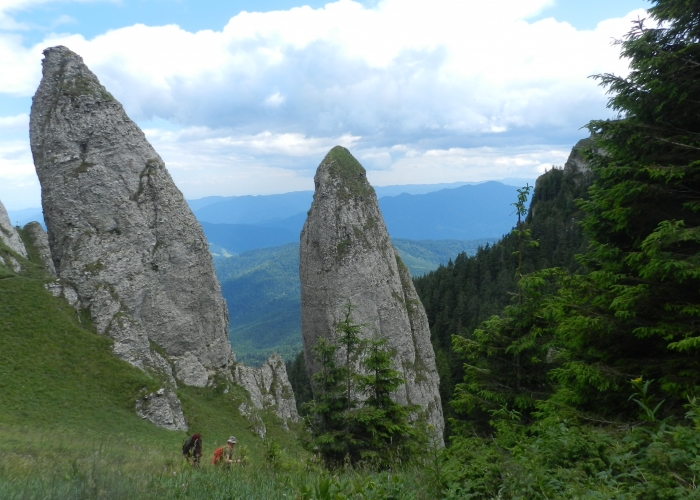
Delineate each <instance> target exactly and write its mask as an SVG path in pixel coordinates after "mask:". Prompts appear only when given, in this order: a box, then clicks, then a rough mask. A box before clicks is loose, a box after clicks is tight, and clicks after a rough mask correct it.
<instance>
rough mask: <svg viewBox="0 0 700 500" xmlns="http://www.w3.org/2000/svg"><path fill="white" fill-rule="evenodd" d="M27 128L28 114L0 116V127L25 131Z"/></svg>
mask: <svg viewBox="0 0 700 500" xmlns="http://www.w3.org/2000/svg"><path fill="white" fill-rule="evenodd" d="M28 128H29V115H28V114H26V113H21V114H19V115H16V116H0V129H4V130H8V129H9V130H13V131H18V130H22V131H23V132H26V131H27V129H28Z"/></svg>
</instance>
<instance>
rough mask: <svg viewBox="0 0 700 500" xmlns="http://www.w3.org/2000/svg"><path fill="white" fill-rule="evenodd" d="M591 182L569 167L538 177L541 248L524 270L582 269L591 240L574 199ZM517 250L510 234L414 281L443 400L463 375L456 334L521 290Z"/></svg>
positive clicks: (531, 252) (531, 251)
mask: <svg viewBox="0 0 700 500" xmlns="http://www.w3.org/2000/svg"><path fill="white" fill-rule="evenodd" d="M591 181H592V178H591V177H590V176H588V175H587V174H585V173H583V172H580V171H574V170H567V169H564V168H555V169H552V170H550V171H549V172H547V173H545V174H543V175H542V176H540V178H539V179H537V183H536V188H535V190H534V193H533V194H532V201H531V203H530V210H529V214H530V215H529V217H528V219H527V227H528V229H530V230H531V237H532V239H533V240H535V241H537V242H538V246H537V247H529V248H526V249H525V254H524V271H525V272H532V271H536V270H539V269H545V268H548V267H552V266H559V267H563V268H565V269H567V270H569V271H575V270H576V269H578V268H579V264H578V262H577V261H576V260H575V258H574V256H575V255H576V254H577V253H580V252H581V251H583V250H584V249H585V246H586V240H585V239H584V237H583V233H582V231H581V228H580V226H579V221H580V220H581V218H582V217H583V213H582V212H581V210H580V209H579V208H578V207H577V205H576V203H575V202H574V200H576V199H579V198H583V197H585V196H586V192H587V189H588V187H589V186H590V183H591ZM517 250H518V248H517V237H516V236H515V235H514V234H508V235H506V236H504V237H503V238H502V239H501V240H499V241H498V242H497V243H495V244H493V245H491V246H486V247H484V248H482V249H480V250H479V251H478V252H476V254H475V255H471V256H470V255H469V254H468V253H461V254H460V255H459V256H457V257H456V258H455V259H454V260H453V262H451V263H449V264H448V265H442V266H440V267H439V268H438V269H436V270H434V271H432V272H430V273H428V274H426V275H424V276H420V277H418V278H416V279H414V283H415V285H416V290H417V292H418V294H419V296H420V298H421V301H422V302H423V305H424V307H425V310H426V313H427V314H428V321H429V322H430V328H431V333H432V341H433V346H434V348H435V351H436V356H437V357H438V359H439V360H440V363H439V365H438V367H439V369H440V370H441V371H440V382H441V387H440V389H441V393H442V397H443V398H444V399H443V401H449V400H450V399H452V395H453V393H454V388H455V385H456V384H457V383H459V382H460V381H461V380H462V377H463V374H464V369H463V360H462V358H461V357H460V356H459V355H458V354H457V353H456V352H455V351H454V350H453V347H452V336H453V335H469V334H471V332H473V331H474V329H475V328H477V327H478V326H479V325H480V324H481V323H482V322H483V321H485V320H487V319H488V318H490V317H491V316H493V315H495V314H499V313H501V312H502V310H503V308H504V307H506V306H507V305H508V304H510V303H511V300H512V297H513V293H514V291H515V289H516V269H517V266H518V258H517V255H516V252H517ZM443 406H445V407H448V405H443ZM448 408H449V407H448ZM446 413H447V414H449V410H448V412H446Z"/></svg>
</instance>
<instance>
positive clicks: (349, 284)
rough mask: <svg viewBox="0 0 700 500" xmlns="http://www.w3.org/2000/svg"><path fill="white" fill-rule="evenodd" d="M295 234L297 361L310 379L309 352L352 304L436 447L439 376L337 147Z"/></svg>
mask: <svg viewBox="0 0 700 500" xmlns="http://www.w3.org/2000/svg"><path fill="white" fill-rule="evenodd" d="M314 182H315V193H314V201H313V204H312V205H311V210H310V211H309V214H308V218H307V220H306V223H305V224H304V228H303V230H302V232H301V241H300V263H299V276H300V279H301V310H302V315H301V322H302V336H303V342H304V357H305V360H306V366H307V370H308V372H309V375H312V374H313V373H315V372H316V371H317V370H318V364H317V363H316V362H315V360H314V357H313V355H312V352H311V348H312V347H313V346H314V345H315V344H316V342H317V339H318V338H320V337H324V338H333V337H334V336H335V335H336V334H335V328H336V325H337V324H338V323H339V322H340V321H341V320H342V319H344V317H345V316H344V313H345V309H346V305H347V304H348V303H350V304H352V307H353V311H352V314H351V318H352V319H353V321H355V323H357V324H362V325H364V327H363V333H362V336H363V337H364V338H371V337H373V336H374V335H379V336H381V337H382V338H385V339H386V340H387V344H388V346H389V348H391V349H393V350H395V352H396V356H395V369H397V370H399V371H400V372H401V373H402V376H403V378H404V379H405V381H406V383H405V384H404V385H402V386H401V387H399V390H398V392H397V393H396V394H395V400H396V401H397V402H399V403H401V404H416V405H420V406H421V407H422V410H423V414H424V416H425V418H426V420H427V423H428V424H429V425H432V427H433V429H434V432H435V438H436V439H437V441H438V444H440V445H441V444H442V433H443V429H444V419H443V414H442V404H441V402H440V394H439V391H438V386H439V377H438V374H437V369H436V366H435V353H434V352H433V348H432V345H431V343H430V330H429V328H428V320H427V317H426V314H425V310H424V308H423V305H422V304H421V302H420V300H418V295H417V294H416V291H415V288H414V286H413V282H412V281H411V277H410V275H409V272H408V269H407V268H406V266H405V265H404V264H403V262H401V259H400V257H399V256H398V254H397V253H396V252H395V250H394V248H393V246H392V244H391V240H390V239H389V234H388V232H387V230H386V226H385V224H384V219H383V218H382V214H381V212H380V211H379V205H378V203H377V196H376V194H375V192H374V189H373V188H372V186H371V185H370V184H369V182H368V181H367V177H366V174H365V169H364V168H363V167H362V165H360V164H359V162H358V161H357V160H356V159H355V158H354V157H353V156H352V155H351V154H350V152H349V151H348V150H347V149H345V148H342V147H340V146H336V147H335V148H333V149H332V150H331V151H330V152H329V153H328V155H327V156H326V157H325V158H324V160H323V161H322V162H321V164H320V165H319V167H318V170H317V171H316V176H315V177H314Z"/></svg>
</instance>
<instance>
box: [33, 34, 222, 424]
mask: <svg viewBox="0 0 700 500" xmlns="http://www.w3.org/2000/svg"><path fill="white" fill-rule="evenodd" d="M30 140H31V148H32V154H33V156H34V164H35V167H36V171H37V174H38V176H39V181H40V183H41V190H42V205H43V209H44V217H45V221H46V226H47V228H48V241H49V247H50V249H51V256H52V257H53V263H54V264H55V269H56V274H57V276H58V277H59V278H60V283H59V284H58V285H59V286H60V290H59V289H58V287H55V290H53V291H54V292H59V293H60V294H62V295H66V293H75V295H76V307H77V308H79V309H87V310H88V311H89V313H90V316H91V319H92V322H93V323H94V325H95V328H96V329H97V331H98V333H100V334H104V335H108V336H110V337H112V338H113V339H114V340H115V343H114V352H115V353H116V354H117V355H119V356H120V357H122V358H123V359H125V360H127V361H129V362H130V363H132V364H134V365H135V366H138V367H141V368H146V367H150V368H154V369H160V368H162V365H163V363H162V362H161V360H160V359H159V358H160V356H156V353H155V351H154V350H153V345H152V344H157V346H159V348H160V349H161V350H162V351H161V352H164V353H165V355H166V357H168V358H170V359H171V360H173V361H174V362H175V376H176V377H177V378H179V379H180V380H181V381H182V382H184V383H185V384H192V385H197V386H201V385H204V384H206V381H205V377H207V378H208V377H209V375H210V374H212V373H214V372H216V371H221V372H222V373H226V372H228V373H229V374H230V372H229V368H230V366H231V365H232V364H233V362H234V361H235V358H234V355H233V352H232V350H231V346H230V344H229V341H228V333H227V330H228V313H227V310H226V305H225V303H224V300H223V297H222V296H221V288H220V286H219V283H218V281H217V279H216V276H215V274H214V268H213V265H212V260H211V255H210V254H209V251H208V246H207V242H206V240H205V238H204V234H203V232H202V228H201V226H200V225H199V223H198V222H197V220H196V219H195V217H194V215H193V214H192V212H191V210H190V209H189V207H188V206H187V203H186V202H185V200H184V198H183V196H182V193H181V192H180V191H179V190H178V189H177V187H176V186H175V183H174V182H173V180H172V178H171V177H170V174H169V173H168V171H167V170H166V168H165V164H164V163H163V160H162V159H161V158H160V156H158V153H156V151H155V150H154V149H153V147H152V146H151V145H150V144H149V143H148V141H147V140H146V137H145V136H144V134H143V132H142V131H141V130H140V129H139V128H138V126H137V125H136V124H135V123H134V122H132V121H131V120H130V119H129V117H128V116H127V115H126V113H125V111H124V109H123V108H122V106H121V104H120V103H119V102H117V101H116V100H115V99H114V97H112V95H111V94H110V93H109V92H107V90H106V89H105V88H104V87H103V86H102V85H101V84H100V82H99V81H98V79H97V77H96V76H95V75H94V74H93V73H92V72H91V71H90V70H89V69H88V68H87V66H86V65H85V64H84V63H83V60H82V59H81V58H80V56H78V55H77V54H75V53H73V52H71V51H70V50H69V49H67V48H66V47H60V46H59V47H52V48H49V49H46V50H45V51H44V60H43V78H42V80H41V84H40V85H39V88H38V89H37V91H36V94H35V95H34V99H33V103H32V111H31V116H30ZM67 291H68V292H67ZM71 291H72V292H71ZM166 364H167V363H166ZM158 397H161V396H158ZM173 398H174V399H173ZM171 400H172V401H176V400H177V398H176V397H175V396H174V395H173V396H172V397H170V396H168V397H165V398H163V397H161V400H158V401H161V402H162V401H166V402H168V401H171ZM153 401H156V400H153ZM160 404H161V403H159V405H160ZM161 406H162V405H161ZM151 407H153V403H150V404H149V408H151ZM159 407H160V406H159ZM153 408H155V407H153ZM178 408H179V406H178ZM171 410H173V412H175V413H176V409H175V408H174V407H171ZM143 411H147V412H151V413H148V414H149V415H150V414H152V413H153V412H156V410H155V409H154V410H153V411H151V410H143ZM159 412H160V410H158V412H156V413H158V414H159V415H160V413H159ZM180 413H181V412H180ZM144 414H145V413H144ZM148 418H149V419H150V417H148ZM154 418H155V417H154ZM169 418H170V417H167V418H165V417H163V418H160V417H158V419H155V420H158V421H166V420H168V419H169ZM178 418H179V417H177V418H176V416H173V420H172V422H173V423H172V424H167V425H168V426H175V427H176V428H180V423H178V422H179V420H178ZM155 420H154V421H155Z"/></svg>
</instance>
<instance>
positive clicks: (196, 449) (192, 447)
mask: <svg viewBox="0 0 700 500" xmlns="http://www.w3.org/2000/svg"><path fill="white" fill-rule="evenodd" d="M182 456H183V457H185V460H187V463H188V464H190V465H192V467H199V459H200V458H202V436H200V435H199V434H193V435H192V437H191V438H189V439H188V440H187V441H186V442H185V444H183V445H182Z"/></svg>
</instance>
